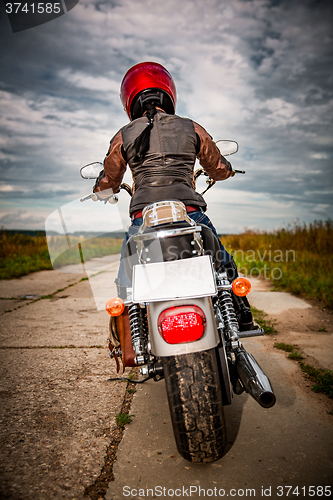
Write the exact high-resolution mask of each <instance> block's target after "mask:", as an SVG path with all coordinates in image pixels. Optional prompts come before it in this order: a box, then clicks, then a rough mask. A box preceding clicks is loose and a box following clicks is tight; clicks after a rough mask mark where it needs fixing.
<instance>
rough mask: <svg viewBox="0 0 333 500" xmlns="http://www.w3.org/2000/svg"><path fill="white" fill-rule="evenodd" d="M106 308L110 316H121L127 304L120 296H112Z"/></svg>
mask: <svg viewBox="0 0 333 500" xmlns="http://www.w3.org/2000/svg"><path fill="white" fill-rule="evenodd" d="M105 309H106V312H107V313H108V314H110V316H120V315H121V314H122V313H123V312H124V309H125V304H124V302H123V301H122V300H121V299H120V298H119V297H112V299H109V300H108V301H107V303H106V304H105Z"/></svg>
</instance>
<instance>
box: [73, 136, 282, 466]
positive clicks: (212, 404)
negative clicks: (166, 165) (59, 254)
mask: <svg viewBox="0 0 333 500" xmlns="http://www.w3.org/2000/svg"><path fill="white" fill-rule="evenodd" d="M218 142H219V144H218V146H219V148H220V151H221V153H222V154H223V155H224V156H227V155H228V154H233V153H234V152H236V151H237V150H238V145H237V143H234V141H218ZM102 168H103V165H102V164H101V163H93V164H89V165H87V166H85V167H82V168H81V176H82V177H83V178H86V179H92V178H97V177H98V175H99V174H100V171H101V169H102ZM235 173H245V172H244V171H234V172H233V175H234V174H235ZM203 174H205V173H204V171H203V170H202V169H199V170H197V171H196V172H195V175H194V179H195V181H196V180H197V179H198V178H199V176H200V175H203ZM205 175H207V174H205ZM207 184H208V187H207V189H206V190H205V191H204V192H203V193H202V194H204V193H205V192H206V191H207V190H208V189H210V188H211V187H212V186H213V185H214V184H215V181H214V180H212V179H210V178H209V177H208V179H207ZM121 189H125V190H126V191H127V192H128V193H129V194H131V188H130V186H128V185H127V184H122V185H121ZM87 199H95V200H97V196H96V195H95V194H91V195H89V196H87V197H85V198H83V199H82V200H81V201H85V200H87ZM117 200H118V195H116V194H111V195H110V197H109V198H108V200H104V202H105V203H106V202H107V201H109V202H110V203H116V202H117ZM142 217H143V224H142V226H141V227H140V228H139V230H138V232H137V233H136V234H134V235H132V236H131V237H130V238H129V239H128V241H127V243H126V249H125V253H124V255H123V262H124V266H125V272H126V275H127V277H128V278H129V280H130V282H131V283H132V286H131V287H122V286H120V285H119V283H117V285H118V295H119V297H116V298H112V299H110V301H108V302H107V304H106V309H107V312H108V313H109V314H110V316H111V318H110V339H109V346H110V354H111V355H112V356H113V357H114V358H115V359H116V363H117V369H118V371H119V368H120V366H119V359H118V358H121V360H122V362H123V369H125V367H127V366H140V371H141V374H142V375H143V376H145V377H146V378H145V380H147V379H149V378H153V379H154V380H155V381H159V380H161V379H162V378H164V379H165V385H166V391H167V397H168V402H169V408H170V414H171V419H172V425H173V431H174V436H175V440H176V444H177V448H178V451H179V453H180V454H181V455H182V456H183V457H184V458H185V459H186V460H188V461H190V462H195V463H209V462H213V461H215V460H218V459H219V458H221V457H222V456H223V454H224V453H225V449H226V445H227V438H226V424H225V417H224V411H223V407H224V406H226V405H230V404H231V403H232V398H233V394H236V395H240V394H242V393H243V392H244V391H245V392H247V393H249V394H250V395H251V396H252V397H253V398H254V399H255V400H256V401H257V402H258V403H259V405H260V406H262V407H263V408H271V407H272V406H273V405H274V404H275V401H276V397H275V395H274V392H273V389H272V387H271V384H270V381H269V379H268V377H267V376H266V375H265V374H264V372H263V371H262V369H261V368H260V366H259V365H258V363H257V362H256V360H255V359H254V357H253V356H252V355H251V354H249V353H248V352H247V351H246V350H245V349H244V347H243V345H242V342H241V339H242V338H246V337H254V336H258V335H263V330H262V329H260V328H258V329H255V330H249V331H240V329H239V324H238V315H237V314H238V312H237V304H238V303H239V299H238V297H242V296H245V295H246V294H247V293H248V292H249V291H250V288H251V285H250V282H249V281H248V280H247V279H246V278H235V279H232V278H231V277H230V275H229V273H228V271H227V269H225V267H224V266H223V265H221V258H220V255H219V248H220V247H219V243H218V241H217V238H216V237H215V235H214V234H213V233H212V231H211V230H210V229H209V228H208V227H207V226H204V225H203V224H197V223H195V222H194V221H193V220H192V219H190V218H189V216H188V214H187V212H186V208H185V206H184V204H183V203H181V202H179V201H169V200H165V201H162V202H158V203H153V204H152V205H149V206H147V207H146V208H145V209H144V210H143V214H142Z"/></svg>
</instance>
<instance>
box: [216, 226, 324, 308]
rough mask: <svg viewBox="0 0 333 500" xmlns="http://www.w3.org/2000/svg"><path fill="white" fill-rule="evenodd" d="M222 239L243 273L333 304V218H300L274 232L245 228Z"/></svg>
mask: <svg viewBox="0 0 333 500" xmlns="http://www.w3.org/2000/svg"><path fill="white" fill-rule="evenodd" d="M221 241H222V242H223V244H224V246H225V247H226V248H227V249H228V251H230V252H232V253H233V254H234V259H235V262H236V263H237V266H238V268H239V270H240V271H241V272H243V273H244V274H245V276H247V275H248V276H250V277H253V276H258V277H263V278H267V279H270V280H271V281H272V283H273V285H274V288H275V289H284V290H287V291H289V292H291V293H293V294H295V295H301V296H303V297H308V298H311V299H316V300H319V301H321V302H322V303H323V304H324V305H325V306H326V307H329V308H331V309H332V308H333V294H332V286H333V222H332V221H331V220H327V221H326V222H324V221H315V222H313V223H312V224H309V225H306V224H301V223H299V222H296V223H294V224H293V225H290V226H288V227H287V228H282V229H278V230H276V231H273V232H266V231H252V230H246V231H244V233H242V234H238V235H226V236H223V237H221Z"/></svg>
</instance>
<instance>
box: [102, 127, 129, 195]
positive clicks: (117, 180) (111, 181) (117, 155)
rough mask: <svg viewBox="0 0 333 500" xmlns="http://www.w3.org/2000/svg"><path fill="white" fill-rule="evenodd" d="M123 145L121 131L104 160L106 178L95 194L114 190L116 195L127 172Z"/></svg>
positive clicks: (112, 140) (112, 142)
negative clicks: (122, 150)
mask: <svg viewBox="0 0 333 500" xmlns="http://www.w3.org/2000/svg"><path fill="white" fill-rule="evenodd" d="M122 145H123V140H122V135H121V131H119V132H118V133H117V134H116V135H115V136H114V137H113V138H112V139H111V142H110V147H109V151H108V152H107V155H106V157H105V160H104V172H105V177H103V179H101V180H100V182H99V186H98V187H97V188H95V189H94V192H95V193H97V192H98V191H103V190H104V189H112V190H113V192H114V193H116V192H117V191H118V189H119V186H120V184H121V181H122V180H123V177H124V173H125V172H126V161H125V160H124V157H123V155H122V152H121V149H122Z"/></svg>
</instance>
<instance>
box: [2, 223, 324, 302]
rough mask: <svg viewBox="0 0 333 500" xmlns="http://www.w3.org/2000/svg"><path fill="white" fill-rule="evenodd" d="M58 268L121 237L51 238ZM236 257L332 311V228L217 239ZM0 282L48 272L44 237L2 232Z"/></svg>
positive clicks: (243, 267)
mask: <svg viewBox="0 0 333 500" xmlns="http://www.w3.org/2000/svg"><path fill="white" fill-rule="evenodd" d="M51 238H53V249H54V251H55V255H59V257H58V258H57V259H56V261H55V264H56V267H58V266H62V265H66V264H76V263H79V262H80V253H79V251H78V246H77V244H78V243H80V244H81V250H82V253H81V255H82V254H83V256H84V260H85V261H86V260H89V259H91V258H93V257H102V256H104V255H108V254H113V253H118V252H120V248H121V244H122V240H121V239H119V238H102V237H99V238H90V239H82V238H80V237H72V236H71V242H72V244H73V243H75V245H74V246H73V247H72V250H67V251H66V249H67V248H68V246H67V242H66V239H65V238H64V237H59V236H52V237H51ZM221 241H222V243H223V244H224V246H225V247H226V248H227V249H228V250H229V251H230V252H233V254H234V259H235V261H236V263H237V266H238V268H239V270H240V271H242V272H243V273H244V274H245V275H249V276H250V277H251V276H260V277H263V278H266V279H270V280H271V281H272V283H273V285H274V287H275V288H276V289H284V290H287V291H290V292H291V293H294V294H295V295H301V296H303V297H309V298H313V299H316V300H319V301H321V302H322V303H323V304H324V305H325V306H327V307H329V308H333V294H332V288H333V223H332V221H330V220H328V221H326V222H323V221H317V222H314V223H313V224H309V225H305V224H300V223H295V224H294V225H291V226H288V227H287V228H282V229H279V230H277V231H273V232H265V231H244V232H243V233H242V234H237V235H226V236H223V237H221ZM0 257H1V263H0V279H5V278H7V279H9V278H13V277H18V276H22V275H24V274H28V273H31V272H34V271H40V270H42V269H52V266H51V261H50V258H49V253H48V247H47V243H46V238H45V236H44V235H39V236H29V235H24V234H18V233H16V234H12V233H10V232H8V231H5V230H1V231H0Z"/></svg>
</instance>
